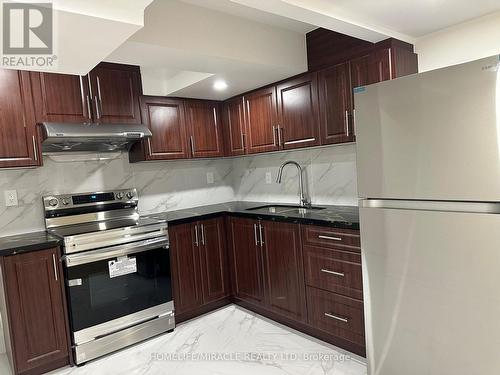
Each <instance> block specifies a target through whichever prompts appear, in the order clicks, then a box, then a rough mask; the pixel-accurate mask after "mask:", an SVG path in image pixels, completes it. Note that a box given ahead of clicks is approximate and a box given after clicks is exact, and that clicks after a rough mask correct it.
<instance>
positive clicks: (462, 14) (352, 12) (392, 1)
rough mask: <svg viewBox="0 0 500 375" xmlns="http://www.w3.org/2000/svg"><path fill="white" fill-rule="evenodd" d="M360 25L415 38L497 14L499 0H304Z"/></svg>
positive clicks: (499, 8)
mask: <svg viewBox="0 0 500 375" xmlns="http://www.w3.org/2000/svg"><path fill="white" fill-rule="evenodd" d="M288 2H290V3H305V4H309V5H311V4H313V5H314V4H315V3H316V5H317V6H318V7H321V8H322V9H328V10H329V12H332V13H333V14H337V15H338V16H339V17H340V18H344V19H349V20H352V21H353V22H356V21H359V23H360V24H366V25H374V26H378V27H383V28H385V29H389V30H394V31H396V32H398V33H401V34H406V35H409V36H410V37H414V38H418V37H421V36H423V35H426V34H429V33H433V32H435V31H438V30H441V29H444V28H446V27H449V26H451V25H455V24H457V23H461V22H464V21H467V20H470V19H473V18H477V17H481V16H483V15H486V14H489V13H493V12H496V11H499V10H500V1H499V0H377V1H367V0H335V1H331V0H306V1H288Z"/></svg>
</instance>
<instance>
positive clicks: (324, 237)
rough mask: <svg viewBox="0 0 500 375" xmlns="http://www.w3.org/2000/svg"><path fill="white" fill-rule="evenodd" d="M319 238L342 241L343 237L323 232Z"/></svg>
mask: <svg viewBox="0 0 500 375" xmlns="http://www.w3.org/2000/svg"><path fill="white" fill-rule="evenodd" d="M318 238H321V239H322V240H332V241H342V238H340V237H333V236H324V235H322V234H320V235H319V236H318Z"/></svg>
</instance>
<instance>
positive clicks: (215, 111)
mask: <svg viewBox="0 0 500 375" xmlns="http://www.w3.org/2000/svg"><path fill="white" fill-rule="evenodd" d="M213 112H214V126H215V127H217V109H215V107H214V108H213Z"/></svg>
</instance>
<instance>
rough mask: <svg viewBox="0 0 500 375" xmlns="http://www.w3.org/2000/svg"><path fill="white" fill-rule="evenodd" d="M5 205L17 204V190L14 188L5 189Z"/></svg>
mask: <svg viewBox="0 0 500 375" xmlns="http://www.w3.org/2000/svg"><path fill="white" fill-rule="evenodd" d="M3 193H4V196H5V205H6V206H7V207H10V206H17V191H16V190H5V191H4V192H3Z"/></svg>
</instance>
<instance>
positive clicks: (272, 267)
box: [259, 221, 306, 321]
mask: <svg viewBox="0 0 500 375" xmlns="http://www.w3.org/2000/svg"><path fill="white" fill-rule="evenodd" d="M259 226H260V228H259V229H260V233H259V234H260V243H261V246H262V249H263V260H264V269H265V275H266V283H265V286H266V289H265V290H266V295H267V298H266V299H267V301H266V302H267V304H268V306H269V308H270V309H271V310H273V311H274V312H276V313H278V314H281V315H285V316H287V317H289V318H293V319H295V320H298V321H305V320H306V303H305V287H304V268H303V265H302V245H301V241H300V227H299V226H298V225H296V224H291V223H280V222H274V221H261V222H260V223H259Z"/></svg>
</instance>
